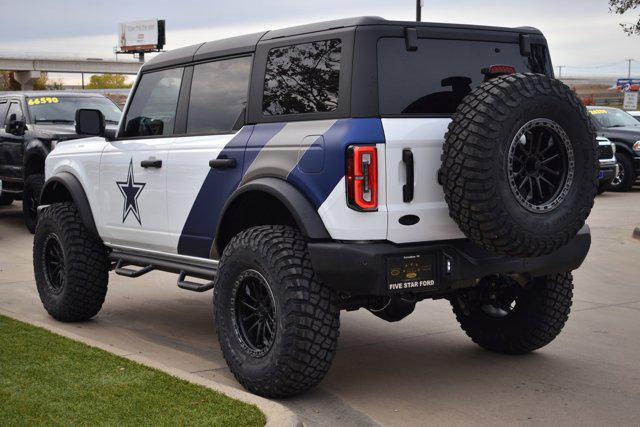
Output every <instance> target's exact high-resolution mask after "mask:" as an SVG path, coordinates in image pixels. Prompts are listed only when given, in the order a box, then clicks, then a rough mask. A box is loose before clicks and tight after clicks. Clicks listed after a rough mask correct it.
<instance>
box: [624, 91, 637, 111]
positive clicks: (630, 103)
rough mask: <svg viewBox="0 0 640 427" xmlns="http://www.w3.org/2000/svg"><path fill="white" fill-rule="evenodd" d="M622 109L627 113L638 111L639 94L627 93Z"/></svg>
mask: <svg viewBox="0 0 640 427" xmlns="http://www.w3.org/2000/svg"><path fill="white" fill-rule="evenodd" d="M622 108H624V109H625V110H627V111H636V110H637V109H638V92H625V93H624V103H623V105H622Z"/></svg>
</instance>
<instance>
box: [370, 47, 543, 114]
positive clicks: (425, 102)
mask: <svg viewBox="0 0 640 427" xmlns="http://www.w3.org/2000/svg"><path fill="white" fill-rule="evenodd" d="M532 50H533V53H532V55H531V56H530V57H525V56H522V55H520V45H519V44H512V43H497V42H480V41H467V40H437V39H419V40H418V49H417V50H416V51H407V49H406V47H405V40H404V39H402V38H383V39H381V40H380V41H379V42H378V84H379V97H380V114H381V115H424V114H435V115H451V114H453V113H454V112H455V110H456V108H457V107H458V104H460V101H462V99H463V98H464V97H465V96H466V95H468V94H469V93H470V92H471V91H472V90H473V89H474V88H475V87H476V86H478V85H479V84H480V83H482V82H483V81H484V78H485V76H484V74H482V70H483V69H484V68H488V67H490V66H492V65H509V66H512V67H514V68H515V69H516V71H517V72H521V73H525V72H535V73H549V72H550V71H549V64H548V60H547V58H548V56H547V52H546V47H544V46H542V45H533V46H532Z"/></svg>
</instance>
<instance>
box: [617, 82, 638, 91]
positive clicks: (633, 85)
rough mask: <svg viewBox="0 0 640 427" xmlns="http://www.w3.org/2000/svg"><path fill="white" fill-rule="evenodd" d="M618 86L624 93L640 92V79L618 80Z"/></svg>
mask: <svg viewBox="0 0 640 427" xmlns="http://www.w3.org/2000/svg"><path fill="white" fill-rule="evenodd" d="M616 86H617V87H618V89H620V90H621V91H623V92H638V91H640V79H618V83H617V84H616Z"/></svg>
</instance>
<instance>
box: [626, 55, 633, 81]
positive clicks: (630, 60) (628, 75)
mask: <svg viewBox="0 0 640 427" xmlns="http://www.w3.org/2000/svg"><path fill="white" fill-rule="evenodd" d="M625 61H627V62H628V63H629V73H628V74H627V78H628V79H631V63H632V62H633V61H634V59H631V58H629V59H625Z"/></svg>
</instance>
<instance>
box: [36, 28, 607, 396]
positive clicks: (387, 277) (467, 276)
mask: <svg viewBox="0 0 640 427" xmlns="http://www.w3.org/2000/svg"><path fill="white" fill-rule="evenodd" d="M76 126H77V131H78V133H80V134H84V135H93V136H92V137H90V138H85V139H79V140H73V141H66V142H62V143H60V144H58V145H57V146H56V148H55V150H53V151H52V153H51V154H50V155H49V157H48V158H47V160H46V168H45V170H46V183H45V186H44V189H43V192H42V197H41V202H40V203H41V206H40V208H39V222H38V226H37V231H36V235H35V241H34V268H35V276H36V283H37V287H38V291H39V294H40V297H41V299H42V303H43V305H44V307H45V309H46V310H47V311H48V312H49V313H50V314H51V316H53V317H54V318H56V319H58V320H61V321H66V322H73V321H82V320H87V319H89V318H91V317H93V316H95V315H96V314H97V313H98V311H99V310H100V308H101V306H102V304H103V302H104V299H105V294H106V292H107V283H108V280H109V271H111V270H113V271H114V272H115V273H116V274H120V275H124V276H128V277H140V276H143V275H144V274H145V273H147V272H149V271H152V270H163V271H168V272H172V273H175V274H177V275H178V280H177V285H178V286H179V287H181V288H183V289H187V290H191V291H206V290H209V289H212V288H213V300H214V312H215V326H216V329H217V334H218V339H219V341H220V346H221V348H222V352H223V354H224V357H225V359H226V361H227V363H228V365H229V368H230V369H231V372H233V374H234V375H235V376H236V378H237V379H238V381H239V382H240V383H241V384H242V385H243V386H244V387H246V388H247V389H248V390H250V391H252V392H254V393H257V394H261V395H264V396H270V397H282V396H289V395H294V394H296V393H300V392H302V391H304V390H307V389H309V388H311V387H313V386H315V385H316V384H318V383H319V382H320V381H321V380H322V378H323V377H324V375H325V374H326V373H327V371H328V369H329V367H330V364H331V361H332V359H333V357H334V354H335V351H336V342H337V340H338V330H339V319H340V311H341V310H357V309H360V308H365V309H367V310H369V311H371V312H372V313H373V314H374V315H376V316H378V317H380V318H381V319H384V320H387V321H391V322H393V321H399V320H401V319H403V318H404V317H405V316H407V315H409V314H411V312H412V311H413V310H414V307H415V304H416V303H417V302H419V301H421V300H424V299H446V300H448V301H449V302H450V303H451V305H452V306H453V311H454V312H455V315H456V317H457V319H458V321H459V322H460V324H461V326H462V329H463V330H464V331H465V332H466V333H467V334H468V335H469V336H470V337H471V339H472V340H473V341H474V342H476V343H477V344H479V345H480V346H482V347H484V348H486V349H488V350H491V351H495V352H499V353H506V354H522V353H527V352H530V351H533V350H536V349H538V348H540V347H543V346H544V345H546V344H548V343H549V342H551V341H552V340H553V339H554V338H555V337H556V335H557V334H558V333H559V332H560V331H561V329H562V327H563V326H564V323H565V321H566V320H567V317H568V314H569V310H570V307H571V300H572V289H573V283H572V276H571V271H572V270H574V269H576V268H578V267H579V266H580V265H581V263H582V262H583V260H584V258H585V256H586V254H587V252H588V250H589V246H590V242H591V239H590V233H589V229H588V227H587V226H586V225H585V220H586V218H587V216H588V215H589V213H590V211H591V208H592V206H593V200H594V197H595V194H596V190H597V177H598V164H597V144H596V135H595V131H594V128H593V127H592V125H591V123H590V121H589V119H588V116H587V112H586V110H585V108H584V107H583V106H582V105H581V103H580V102H579V100H578V98H577V97H576V96H575V94H574V93H573V92H572V91H571V90H570V89H569V88H567V87H566V86H565V85H563V84H562V83H561V82H559V81H558V80H555V79H554V77H553V68H552V64H551V60H550V56H549V52H548V50H547V43H546V40H545V38H544V37H543V35H542V34H541V33H540V32H539V31H538V30H535V29H533V28H528V27H527V28H495V27H477V26H466V25H451V24H430V23H416V22H393V21H387V20H384V19H381V18H374V17H364V18H354V19H345V20H339V21H332V22H323V23H318V24H312V25H305V26H300V27H294V28H288V29H283V30H277V31H268V32H263V33H257V34H250V35H246V36H241V37H235V38H230V39H226V40H219V41H213V42H209V43H202V44H198V45H195V46H190V47H185V48H182V49H177V50H174V51H170V52H167V53H164V54H161V55H158V56H157V57H155V58H153V59H152V60H151V61H149V62H148V63H146V64H145V65H144V66H143V67H142V69H141V70H140V73H139V75H138V77H137V80H136V83H135V85H134V88H133V90H132V93H131V96H130V98H129V100H128V102H127V105H126V107H125V110H124V114H123V118H122V120H121V123H120V127H119V129H118V130H117V132H113V131H109V130H106V131H105V123H104V118H103V117H102V114H101V113H100V112H99V111H96V110H88V109H84V110H78V112H77V114H76Z"/></svg>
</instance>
